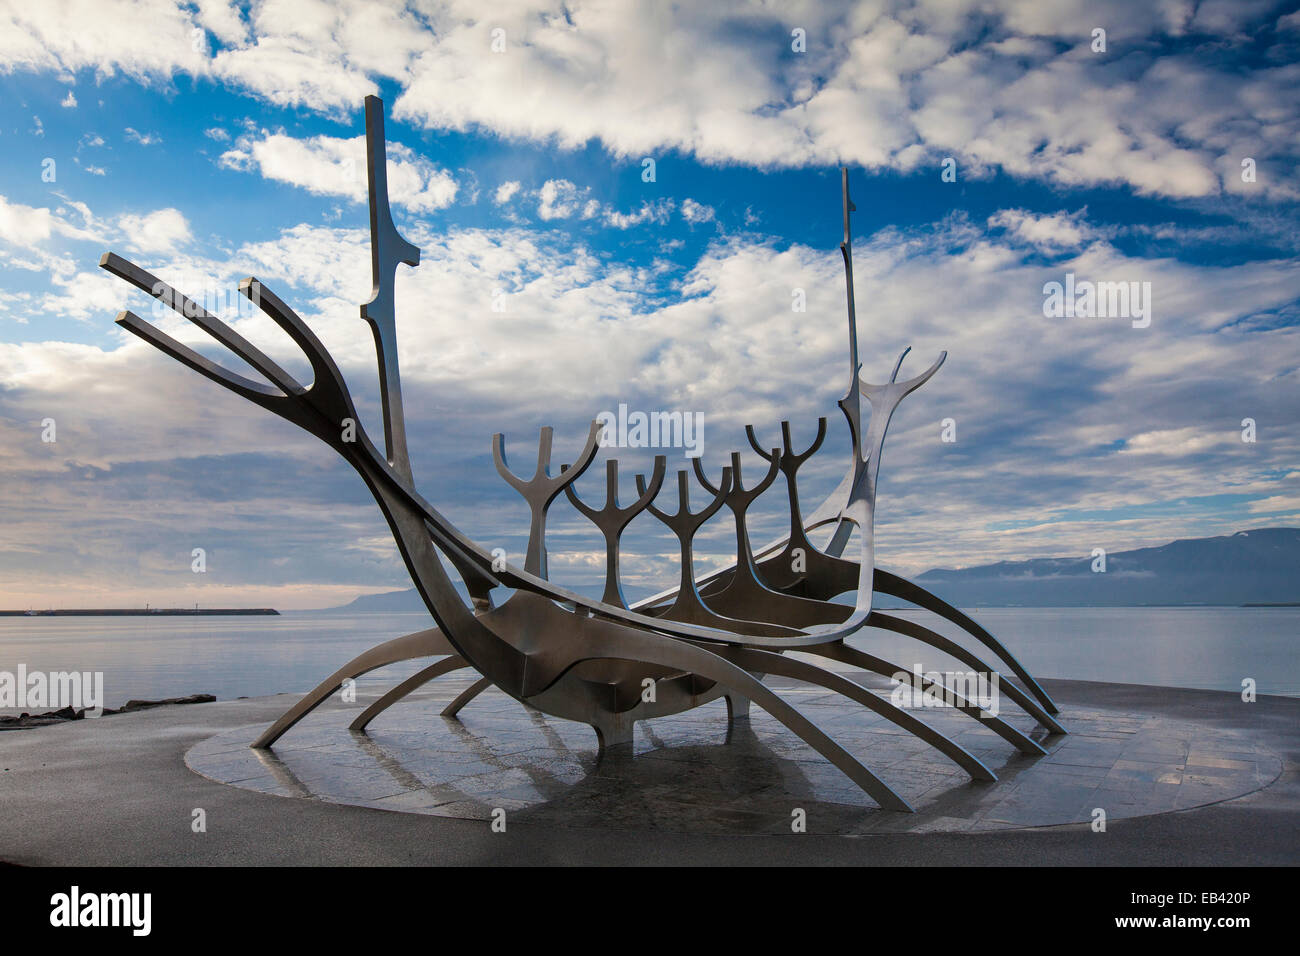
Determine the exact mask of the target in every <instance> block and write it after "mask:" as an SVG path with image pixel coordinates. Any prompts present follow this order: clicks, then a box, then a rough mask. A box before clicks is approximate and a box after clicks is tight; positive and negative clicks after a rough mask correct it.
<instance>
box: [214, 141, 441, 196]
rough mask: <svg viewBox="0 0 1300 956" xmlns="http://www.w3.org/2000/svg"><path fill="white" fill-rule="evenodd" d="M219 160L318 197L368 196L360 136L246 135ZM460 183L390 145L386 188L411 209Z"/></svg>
mask: <svg viewBox="0 0 1300 956" xmlns="http://www.w3.org/2000/svg"><path fill="white" fill-rule="evenodd" d="M220 162H221V165H222V166H225V167H226V168H228V169H236V170H241V171H250V170H256V171H258V172H259V173H261V175H262V176H263V177H264V178H266V179H272V180H276V181H278V182H285V183H291V184H293V185H295V186H300V187H301V188H303V189H306V190H307V191H308V192H311V193H314V194H316V195H318V196H346V197H348V198H349V199H352V200H354V201H357V202H361V201H364V200H365V198H366V141H365V137H364V136H357V137H354V138H352V139H338V138H336V137H333V136H314V137H311V138H310V139H296V138H294V137H292V136H287V135H285V134H284V133H271V134H268V133H265V132H262V133H259V134H247V135H244V136H241V137H239V139H238V140H237V141H236V142H235V146H234V148H233V149H230V150H228V151H227V152H225V153H223V154H222V156H221V160H220ZM458 188H459V187H458V186H457V183H456V180H455V178H454V177H453V176H452V175H451V173H449V172H447V170H445V169H442V168H441V167H439V166H437V165H435V164H434V163H432V162H430V161H429V160H427V159H425V158H424V157H423V156H419V155H417V154H416V153H414V152H413V151H412V150H410V149H408V148H407V147H405V146H403V145H401V144H400V143H392V142H390V143H389V144H388V192H389V197H390V199H391V200H392V202H394V203H397V204H400V205H402V206H405V207H406V208H407V209H410V210H412V211H414V212H432V211H434V210H438V209H443V208H445V207H447V206H450V205H451V204H452V203H453V202H454V201H455V200H456V194H457V192H458Z"/></svg>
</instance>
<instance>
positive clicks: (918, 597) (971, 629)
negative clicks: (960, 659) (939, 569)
mask: <svg viewBox="0 0 1300 956" xmlns="http://www.w3.org/2000/svg"><path fill="white" fill-rule="evenodd" d="M874 587H875V589H876V590H877V591H879V592H880V593H881V594H888V595H889V596H890V597H896V598H900V599H902V600H904V601H908V602H910V603H912V604H915V605H916V606H917V607H919V608H924V609H925V610H927V611H930V612H931V613H933V614H937V615H939V616H940V617H942V618H944V619H945V620H948V621H951V622H952V623H953V624H956V625H957V626H958V627H960V628H961V629H962V630H963V631H965V632H966V633H967V634H970V635H971V636H972V637H974V638H975V639H976V640H978V641H979V642H980V643H981V644H983V645H984V646H985V647H987V648H988V649H989V650H991V651H992V652H993V653H994V654H996V655H997V656H998V657H999V658H1000V659H1001V660H1002V663H1004V664H1006V665H1007V667H1008V669H1010V671H1011V672H1012V673H1013V674H1015V675H1016V676H1017V677H1019V678H1020V679H1021V681H1023V682H1024V685H1025V687H1027V688H1028V689H1029V692H1030V693H1031V694H1033V695H1034V696H1035V697H1037V698H1038V702H1039V703H1041V704H1042V705H1043V708H1044V709H1045V710H1046V711H1047V712H1048V713H1049V714H1059V713H1060V712H1061V711H1060V709H1059V708H1058V707H1057V706H1056V703H1055V702H1054V701H1053V700H1052V698H1051V697H1050V696H1048V693H1047V691H1045V690H1043V688H1042V687H1040V686H1039V685H1038V681H1036V680H1034V678H1033V676H1032V675H1031V674H1030V673H1029V671H1028V670H1026V669H1025V667H1024V665H1023V664H1021V663H1020V661H1018V660H1016V658H1015V655H1013V654H1012V653H1011V652H1010V651H1009V650H1007V649H1006V647H1004V646H1003V644H1002V642H1001V641H999V640H998V639H997V638H996V637H994V636H993V635H992V634H990V633H989V632H988V631H986V630H985V629H984V628H983V627H981V626H980V625H979V624H978V623H976V621H975V620H974V619H972V618H971V617H969V616H968V615H966V614H963V613H962V612H961V611H959V610H957V608H955V607H953V606H952V605H951V604H949V603H948V602H947V601H945V600H944V599H943V598H941V597H938V596H937V595H935V594H933V593H932V592H930V591H928V590H926V589H925V588H923V587H921V585H919V584H917V583H915V582H914V581H909V580H907V579H906V578H902V577H899V576H898V575H897V574H892V573H890V572H889V571H883V570H881V569H880V568H876V577H875V584H874Z"/></svg>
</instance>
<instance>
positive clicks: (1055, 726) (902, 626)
mask: <svg viewBox="0 0 1300 956" xmlns="http://www.w3.org/2000/svg"><path fill="white" fill-rule="evenodd" d="M867 626H868V627H879V628H882V629H884V630H886V631H893V632H895V633H896V634H904V635H906V636H908V637H912V638H915V639H916V640H918V641H920V642H921V643H922V644H929V645H930V646H931V647H933V648H935V649H936V650H940V651H943V652H944V653H946V654H951V655H952V656H953V657H955V658H957V660H959V661H961V662H962V663H963V664H965V665H966V666H967V667H970V668H972V669H973V670H974V671H975V672H976V673H977V674H981V675H983V676H984V677H985V678H986V679H987V680H992V679H993V674H994V673H995V672H994V670H993V668H991V667H989V665H988V664H986V663H984V662H983V661H982V660H980V659H979V658H978V657H976V656H975V655H974V654H972V653H971V652H970V651H968V650H966V648H964V647H962V646H961V645H960V644H958V643H956V642H955V641H951V640H949V639H948V638H946V637H944V636H943V635H942V634H939V633H937V632H935V631H932V630H930V629H929V628H928V627H926V626H925V625H923V624H917V623H916V622H915V621H908V620H906V619H904V618H901V617H894V616H893V615H891V614H881V613H880V612H879V611H872V612H871V614H870V615H869V616H868V617H867ZM998 686H999V687H1000V688H1001V689H1002V692H1003V693H1004V694H1006V695H1007V696H1008V697H1010V698H1011V699H1012V700H1013V701H1014V702H1015V703H1016V704H1017V705H1019V707H1020V709H1021V710H1023V711H1024V712H1025V713H1027V714H1028V715H1029V716H1030V717H1033V718H1034V720H1036V721H1038V723H1039V724H1040V725H1042V726H1043V727H1045V728H1046V729H1047V731H1048V733H1050V734H1063V733H1065V732H1066V730H1065V728H1064V727H1062V726H1061V725H1060V724H1059V723H1057V722H1056V720H1055V719H1053V717H1052V716H1051V715H1050V714H1048V713H1047V711H1046V710H1044V709H1043V708H1042V707H1040V706H1039V705H1038V702H1037V701H1035V700H1033V699H1032V698H1030V696H1029V695H1028V694H1026V693H1025V692H1024V691H1022V690H1021V689H1020V688H1019V687H1017V686H1016V685H1015V684H1013V683H1011V681H1009V680H1006V679H1005V678H1001V679H999V681H998Z"/></svg>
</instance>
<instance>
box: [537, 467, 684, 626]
mask: <svg viewBox="0 0 1300 956" xmlns="http://www.w3.org/2000/svg"><path fill="white" fill-rule="evenodd" d="M570 467H571V466H570V465H561V466H560V472H561V473H564V472H566V471H568V470H569V468H570ZM667 469H668V459H667V458H665V457H664V456H663V455H655V467H654V472H653V473H652V474H651V475H650V486H649V487H648V488H646V489H645V490H644V491H642V492H641V497H640V498H638V499H637V500H636V501H634V502H633V503H632V504H630V505H628V506H627V507H626V508H620V507H619V506H618V460H617V459H615V458H611V459H609V460H608V461H606V462H605V505H604V507H603V508H599V509H597V508H593V507H591V505H589V504H587V503H586V502H585V501H583V500H582V499H581V498H579V497H578V493H577V492H576V491H575V490H574V488H573V485H572V484H568V485H565V486H564V493H565V494H566V495H568V497H569V501H570V502H571V503H572V504H573V507H575V508H577V509H578V510H579V511H580V512H582V513H583V514H584V515H586V516H587V518H588V520H590V521H591V523H592V524H594V525H595V526H596V527H597V528H599V529H600V533H601V534H602V535H604V536H605V593H604V595H603V596H602V597H601V599H600V600H601V602H602V603H604V604H612V605H614V607H627V600H626V599H625V598H624V597H623V588H622V586H621V585H620V584H619V579H618V544H619V539H620V538H622V536H623V529H624V528H626V527H627V526H628V525H629V524H630V523H631V522H632V519H633V518H635V517H636V516H637V515H639V514H640V513H641V512H643V511H645V510H646V508H647V507H649V505H650V502H652V501H654V498H655V495H657V494H659V489H660V487H662V486H663V483H664V473H665V472H666V471H667Z"/></svg>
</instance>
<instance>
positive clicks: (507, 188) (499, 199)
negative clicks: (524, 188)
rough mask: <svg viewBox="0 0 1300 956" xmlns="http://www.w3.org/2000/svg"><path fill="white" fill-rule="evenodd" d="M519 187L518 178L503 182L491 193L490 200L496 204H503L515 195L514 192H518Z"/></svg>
mask: <svg viewBox="0 0 1300 956" xmlns="http://www.w3.org/2000/svg"><path fill="white" fill-rule="evenodd" d="M519 189H520V185H519V181H518V180H513V179H512V180H509V181H508V182H504V183H502V184H501V185H500V186H498V187H497V190H496V192H495V193H493V195H492V201H493V202H494V203H496V204H497V205H498V206H501V205H504V204H505V203H508V202H509V201H510V200H511V199H513V198H514V197H515V194H516V193H518V192H519Z"/></svg>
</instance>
